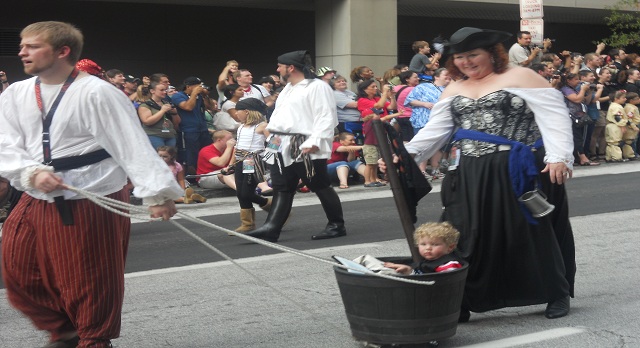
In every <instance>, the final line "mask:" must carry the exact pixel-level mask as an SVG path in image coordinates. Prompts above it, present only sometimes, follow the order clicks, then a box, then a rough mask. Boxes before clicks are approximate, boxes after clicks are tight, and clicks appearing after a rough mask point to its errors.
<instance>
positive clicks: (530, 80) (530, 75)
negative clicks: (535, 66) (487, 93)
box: [503, 67, 550, 88]
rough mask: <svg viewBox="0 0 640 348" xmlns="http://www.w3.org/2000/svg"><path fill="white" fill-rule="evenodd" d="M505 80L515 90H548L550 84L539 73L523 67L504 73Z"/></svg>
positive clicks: (512, 68)
mask: <svg viewBox="0 0 640 348" xmlns="http://www.w3.org/2000/svg"><path fill="white" fill-rule="evenodd" d="M503 78H505V79H506V80H507V81H509V85H510V86H509V87H514V88H548V87H549V86H550V85H549V82H548V81H547V80H545V79H544V77H542V76H540V75H539V74H538V73H537V72H535V71H533V70H531V69H529V68H523V67H511V68H509V69H508V70H507V71H505V72H504V74H503Z"/></svg>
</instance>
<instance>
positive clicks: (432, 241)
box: [384, 222, 462, 275]
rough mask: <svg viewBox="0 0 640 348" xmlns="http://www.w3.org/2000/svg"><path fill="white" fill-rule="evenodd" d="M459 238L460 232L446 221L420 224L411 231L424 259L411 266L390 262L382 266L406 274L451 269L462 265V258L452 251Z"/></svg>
mask: <svg viewBox="0 0 640 348" xmlns="http://www.w3.org/2000/svg"><path fill="white" fill-rule="evenodd" d="M459 238H460V232H458V230H456V229H455V228H454V227H453V226H452V225H451V224H450V223H448V222H438V223H435V222H431V223H425V224H422V225H420V226H419V227H418V228H417V229H416V230H415V232H414V233H413V240H414V241H415V243H416V245H417V246H418V251H419V252H420V255H421V256H422V257H423V258H424V260H423V261H420V262H419V263H418V264H414V265H411V266H409V265H404V264H398V263H392V262H385V263H384V266H385V267H387V268H392V269H395V270H396V272H398V273H402V274H407V275H408V274H423V273H435V272H448V271H453V270H455V269H458V268H461V267H462V259H461V258H459V257H457V256H456V255H455V253H452V252H453V250H454V249H455V248H456V246H457V245H458V239H459Z"/></svg>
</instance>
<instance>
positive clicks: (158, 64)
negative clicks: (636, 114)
mask: <svg viewBox="0 0 640 348" xmlns="http://www.w3.org/2000/svg"><path fill="white" fill-rule="evenodd" d="M615 2H616V1H615V0H545V1H544V5H545V7H544V14H545V18H544V19H545V36H547V37H552V38H555V39H556V43H555V47H554V50H557V51H560V50H563V49H567V50H571V51H578V52H588V51H593V50H594V47H595V45H594V44H593V41H597V40H599V39H601V38H603V37H606V36H608V35H609V30H608V28H607V27H606V26H605V24H604V17H605V16H606V15H607V14H608V11H607V10H605V7H606V6H610V5H613V4H614V3H615ZM41 20H61V21H67V22H71V23H74V24H75V25H77V26H78V27H79V28H81V29H82V30H83V32H84V34H85V49H84V54H83V56H82V57H83V58H90V59H93V60H95V61H96V62H97V63H98V64H100V65H101V66H102V67H103V68H104V69H105V70H108V69H111V68H118V69H120V70H123V71H124V72H125V73H127V74H131V75H134V76H136V77H139V76H142V75H148V74H151V73H154V72H165V73H167V74H168V75H169V76H170V77H171V78H172V83H173V84H176V85H177V84H179V83H180V81H182V79H183V78H184V77H186V76H192V75H195V76H199V77H200V78H202V79H203V80H204V81H205V83H207V84H213V83H214V80H216V79H217V76H218V74H219V73H220V71H221V70H222V68H223V67H224V64H225V61H227V60H230V59H236V60H238V61H239V62H240V65H241V67H243V68H248V69H250V70H251V71H252V72H253V75H254V79H255V81H257V80H258V79H259V78H260V76H263V75H267V74H273V73H275V68H276V57H277V56H278V55H279V54H281V53H283V52H286V51H291V50H298V49H309V50H311V51H312V52H313V54H315V56H316V65H317V66H325V65H326V66H331V67H333V68H334V69H336V70H338V72H339V73H341V74H343V75H348V74H349V72H350V70H351V69H352V68H353V67H355V66H358V65H367V66H369V67H371V68H372V69H373V70H374V71H375V72H376V75H377V76H381V75H382V73H383V72H384V70H386V69H388V68H389V67H391V66H393V65H395V64H397V63H408V62H409V60H410V59H411V57H412V55H413V52H412V51H411V43H412V42H413V41H415V40H426V41H431V40H432V39H433V38H434V37H436V36H437V35H439V34H442V35H443V36H445V37H448V36H450V35H451V34H452V33H453V32H454V31H455V30H457V29H459V28H460V27H463V26H476V27H481V28H491V29H499V30H505V31H509V32H514V33H515V32H516V31H517V30H519V20H520V13H519V1H518V0H484V1H481V0H467V1H459V0H111V1H108V0H76V1H70V0H56V1H52V0H5V1H3V5H2V11H1V12H0V70H5V71H7V73H8V76H9V78H10V80H18V79H22V78H25V77H26V76H25V75H24V74H23V73H22V68H21V63H20V60H19V59H18V58H17V57H16V54H17V52H18V44H19V32H20V30H21V29H22V28H23V27H24V26H25V25H27V24H29V23H32V22H35V21H41ZM513 42H515V39H514V40H513ZM507 44H511V42H508V43H507Z"/></svg>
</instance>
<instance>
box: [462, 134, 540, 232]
mask: <svg viewBox="0 0 640 348" xmlns="http://www.w3.org/2000/svg"><path fill="white" fill-rule="evenodd" d="M462 139H471V140H478V141H484V142H487V143H492V144H497V145H511V150H510V151H509V177H510V178H511V186H512V187H513V191H514V192H515V194H516V197H520V196H522V195H523V194H524V193H525V192H528V191H532V190H533V189H534V188H535V182H536V177H537V176H538V168H537V167H536V159H535V156H534V155H533V151H532V149H539V148H540V147H542V139H538V140H536V142H535V143H534V144H533V146H528V145H525V144H523V143H521V142H519V141H515V140H509V139H507V138H503V137H501V136H498V135H492V134H488V133H484V132H478V131H474V130H469V129H458V131H457V132H456V133H455V134H454V135H453V141H458V140H462ZM519 204H520V209H521V210H522V212H523V213H524V215H525V217H526V218H527V221H529V223H530V224H532V225H537V224H538V222H537V221H536V220H535V219H534V218H533V216H531V213H530V212H529V210H528V209H527V208H526V207H525V206H524V204H523V203H522V202H519Z"/></svg>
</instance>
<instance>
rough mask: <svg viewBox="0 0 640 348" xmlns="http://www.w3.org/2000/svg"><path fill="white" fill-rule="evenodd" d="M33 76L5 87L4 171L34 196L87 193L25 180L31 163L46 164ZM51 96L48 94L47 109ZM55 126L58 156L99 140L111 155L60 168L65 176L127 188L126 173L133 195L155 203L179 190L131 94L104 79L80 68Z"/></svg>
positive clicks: (93, 187) (78, 183) (1, 99)
mask: <svg viewBox="0 0 640 348" xmlns="http://www.w3.org/2000/svg"><path fill="white" fill-rule="evenodd" d="M35 80H36V78H35V77H34V78H30V79H27V80H24V81H20V82H16V83H14V84H12V85H11V86H10V87H9V88H8V89H7V90H6V91H5V92H4V93H2V95H0V124H1V125H2V126H1V127H0V158H2V165H1V166H0V176H2V177H5V178H7V179H9V180H10V181H11V185H13V186H14V187H16V188H17V189H19V190H23V191H26V192H27V193H28V194H29V195H31V196H32V197H34V198H37V199H42V200H47V201H49V202H52V201H53V197H56V196H60V195H61V194H64V196H65V198H66V199H81V198H84V197H80V196H77V195H76V194H75V193H73V192H71V191H63V192H61V191H54V192H52V193H49V194H46V193H43V192H41V191H39V190H36V189H34V188H32V187H30V186H29V185H28V184H25V183H28V182H29V181H28V176H29V174H30V173H32V172H33V168H35V167H42V166H43V165H42V161H43V153H42V117H43V116H42V113H41V112H40V109H39V108H38V104H37V102H36V97H35ZM52 87H53V88H52ZM46 90H49V91H56V92H55V94H56V95H57V90H56V89H55V86H46V85H43V94H44V93H45V91H46ZM50 93H51V92H50ZM54 97H55V95H53V96H51V95H49V96H46V95H43V99H44V100H45V105H44V107H45V110H46V111H48V110H49V108H50V107H51V105H50V104H51V101H52V100H53V99H54ZM50 133H51V153H52V158H53V159H56V158H64V157H70V156H78V155H82V154H86V153H90V152H93V151H97V150H99V149H101V148H103V149H105V150H106V151H107V152H108V153H109V154H110V155H111V156H112V157H111V158H108V159H106V160H103V161H101V162H98V163H95V164H91V165H88V166H83V167H80V168H77V169H72V170H69V171H65V172H58V173H56V174H57V175H59V176H60V177H61V178H62V180H63V182H64V183H65V184H68V185H71V186H74V187H77V188H80V189H83V190H87V191H90V192H92V193H95V194H99V195H108V194H111V193H113V192H117V191H119V190H120V189H122V187H123V186H124V185H125V184H126V182H127V177H129V178H130V179H131V181H132V183H133V185H134V186H135V189H134V191H133V193H134V195H135V196H137V197H141V198H145V201H146V203H148V204H150V205H156V204H161V203H163V202H164V201H166V200H168V199H175V198H178V197H180V196H181V195H182V190H181V189H180V186H179V185H178V183H177V182H176V180H175V179H174V177H173V174H172V173H171V171H170V170H169V167H168V166H167V165H166V164H165V163H164V161H162V159H160V157H159V156H158V154H157V153H156V151H155V150H154V149H153V148H152V147H151V145H150V142H149V139H148V137H147V136H146V134H145V133H144V131H143V130H142V127H141V126H140V120H139V119H138V116H137V114H136V111H135V109H134V107H133V105H132V103H131V101H130V100H129V99H128V98H127V97H126V96H125V95H124V93H122V91H119V90H118V89H116V88H114V87H113V86H112V85H110V84H109V83H107V82H105V81H103V80H100V79H98V78H96V77H93V76H89V75H86V74H81V75H80V76H78V78H77V79H76V81H75V82H73V83H72V84H71V86H70V87H69V89H68V90H67V91H66V93H65V95H64V97H63V98H62V100H61V101H60V104H59V105H58V109H57V111H56V112H55V115H54V117H53V122H52V123H51V128H50ZM49 168H51V167H49ZM25 176H26V177H25ZM25 179H26V180H25Z"/></svg>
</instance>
